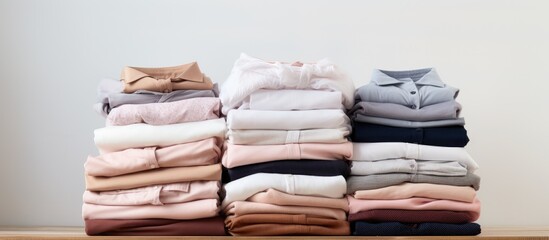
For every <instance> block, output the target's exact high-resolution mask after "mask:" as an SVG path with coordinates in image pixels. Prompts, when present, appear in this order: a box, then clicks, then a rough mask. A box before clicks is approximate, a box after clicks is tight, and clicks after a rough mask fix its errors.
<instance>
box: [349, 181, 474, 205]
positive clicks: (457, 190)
mask: <svg viewBox="0 0 549 240" xmlns="http://www.w3.org/2000/svg"><path fill="white" fill-rule="evenodd" d="M476 196H477V193H476V192H475V189H474V188H472V187H465V186H450V185H441V184H431V183H403V184H399V185H394V186H390V187H384V188H378V189H372V190H360V191H356V192H355V194H354V197H355V198H356V199H368V200H396V199H406V198H413V197H424V198H432V199H446V200H455V201H461V202H473V201H474V199H475V197H476Z"/></svg>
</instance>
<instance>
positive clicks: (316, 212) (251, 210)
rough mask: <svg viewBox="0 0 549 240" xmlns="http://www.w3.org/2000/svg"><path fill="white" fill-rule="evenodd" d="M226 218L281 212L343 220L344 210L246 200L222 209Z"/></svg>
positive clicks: (344, 217) (344, 216)
mask: <svg viewBox="0 0 549 240" xmlns="http://www.w3.org/2000/svg"><path fill="white" fill-rule="evenodd" d="M223 211H224V212H225V215H227V217H228V218H231V217H238V216H242V215H247V214H263V213H281V214H305V215H309V216H316V217H324V218H332V219H338V220H345V219H347V218H346V215H345V211H343V210H341V209H334V208H320V207H303V206H278V205H274V204H268V203H256V202H248V201H236V202H232V203H231V204H229V205H228V206H227V207H225V209H223Z"/></svg>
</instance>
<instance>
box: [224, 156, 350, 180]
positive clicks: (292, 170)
mask: <svg viewBox="0 0 549 240" xmlns="http://www.w3.org/2000/svg"><path fill="white" fill-rule="evenodd" d="M228 171H229V177H230V179H231V181H234V180H237V179H240V178H243V177H246V176H249V175H252V174H256V173H282V174H297V175H313V176H337V175H341V176H343V177H345V178H347V177H348V176H349V174H350V167H349V164H348V163H347V162H346V161H343V160H334V161H325V160H280V161H273V162H265V163H256V164H250V165H244V166H240V167H235V168H229V169H228Z"/></svg>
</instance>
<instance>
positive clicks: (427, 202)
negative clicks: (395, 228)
mask: <svg viewBox="0 0 549 240" xmlns="http://www.w3.org/2000/svg"><path fill="white" fill-rule="evenodd" d="M347 198H348V199H349V214H354V213H358V212H362V211H368V210H374V209H400V210H446V211H456V212H460V211H465V212H475V213H480V201H479V200H478V198H475V199H474V200H473V202H460V201H452V200H440V199H432V198H419V197H414V198H406V199H397V200H362V199H356V198H354V197H352V196H347Z"/></svg>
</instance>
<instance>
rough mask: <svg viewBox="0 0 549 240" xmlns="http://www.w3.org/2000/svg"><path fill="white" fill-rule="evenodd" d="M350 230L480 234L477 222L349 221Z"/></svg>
mask: <svg viewBox="0 0 549 240" xmlns="http://www.w3.org/2000/svg"><path fill="white" fill-rule="evenodd" d="M351 232H352V233H353V235H355V236H474V235H478V234H480V225H478V224H477V223H464V224H451V223H418V224H405V223H399V222H384V223H370V222H364V221H357V222H352V223H351Z"/></svg>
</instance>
